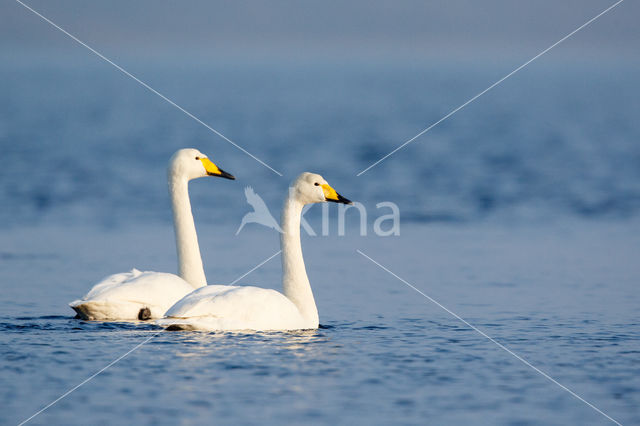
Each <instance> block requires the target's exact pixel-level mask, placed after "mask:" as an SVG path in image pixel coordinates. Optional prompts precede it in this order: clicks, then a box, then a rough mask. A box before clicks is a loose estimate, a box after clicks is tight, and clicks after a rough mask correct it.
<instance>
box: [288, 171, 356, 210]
mask: <svg viewBox="0 0 640 426" xmlns="http://www.w3.org/2000/svg"><path fill="white" fill-rule="evenodd" d="M289 191H290V194H291V196H292V197H294V198H295V199H297V200H299V201H301V202H302V203H303V204H311V203H324V202H327V201H332V202H334V203H343V204H353V203H352V202H351V201H350V200H348V199H346V198H344V197H343V196H342V195H340V194H338V193H337V192H336V190H335V189H333V188H332V187H331V185H329V184H328V183H327V181H326V180H325V179H324V178H323V177H322V176H320V175H319V174H316V173H309V172H304V173H302V174H301V175H300V176H298V177H297V178H296V180H295V181H294V182H293V184H292V185H291V188H290V190H289Z"/></svg>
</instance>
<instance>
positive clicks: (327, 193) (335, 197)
mask: <svg viewBox="0 0 640 426" xmlns="http://www.w3.org/2000/svg"><path fill="white" fill-rule="evenodd" d="M322 191H323V192H324V198H325V200H327V201H333V202H334V203H342V204H353V202H352V201H351V200H348V199H346V198H344V197H343V196H342V195H340V194H338V193H337V192H336V190H335V189H333V188H332V187H331V186H329V184H328V183H325V184H323V185H322Z"/></svg>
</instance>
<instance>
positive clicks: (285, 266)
mask: <svg viewBox="0 0 640 426" xmlns="http://www.w3.org/2000/svg"><path fill="white" fill-rule="evenodd" d="M302 207H304V205H303V203H302V202H300V201H298V200H296V199H295V197H293V196H292V195H289V197H288V198H287V199H286V201H285V202H284V207H283V209H282V220H281V222H282V235H281V237H280V245H281V247H282V287H283V291H284V295H285V296H287V298H288V299H289V300H291V301H292V302H293V303H294V304H295V305H296V306H297V307H298V310H299V311H300V314H301V315H302V317H303V318H304V319H305V321H306V322H307V323H308V326H309V328H316V327H318V323H319V318H318V309H317V307H316V302H315V299H314V298H313V292H312V291H311V284H309V278H308V277H307V271H306V269H305V267H304V259H303V257H302V245H301V243H300V217H301V214H302Z"/></svg>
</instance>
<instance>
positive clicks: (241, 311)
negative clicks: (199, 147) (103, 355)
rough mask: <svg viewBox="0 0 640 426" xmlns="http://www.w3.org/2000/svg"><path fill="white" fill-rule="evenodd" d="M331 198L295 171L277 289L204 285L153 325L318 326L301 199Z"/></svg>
mask: <svg viewBox="0 0 640 426" xmlns="http://www.w3.org/2000/svg"><path fill="white" fill-rule="evenodd" d="M325 201H335V202H341V203H351V202H350V201H349V200H347V199H346V198H344V197H342V196H340V195H338V193H336V191H335V190H334V189H333V188H331V187H330V186H329V184H328V183H327V182H326V181H325V180H324V179H323V178H322V176H320V175H316V174H312V173H303V174H301V175H300V176H299V177H298V178H297V179H296V181H295V182H294V183H293V185H292V187H291V188H289V196H288V197H287V199H286V201H285V203H284V208H283V211H282V228H283V232H282V234H281V240H280V244H281V248H282V286H283V290H284V291H283V293H280V292H277V291H275V290H270V289H264V288H259V287H250V286H235V285H230V286H225V285H210V286H206V287H203V288H200V289H198V290H195V291H194V292H192V293H191V294H189V295H187V296H185V297H184V298H183V299H181V300H180V301H178V302H177V303H176V304H175V305H173V306H172V307H171V308H170V309H169V310H168V311H167V313H166V315H165V318H163V319H161V320H159V321H157V323H158V324H160V325H163V326H167V327H169V328H170V329H181V330H205V331H214V330H298V329H312V328H317V327H318V325H319V318H318V309H317V308H316V303H315V300H314V298H313V292H312V291H311V285H310V284H309V279H308V277H307V272H306V270H305V266H304V259H303V257H302V246H301V244H300V217H301V213H302V208H303V207H304V205H305V204H310V203H319V202H325Z"/></svg>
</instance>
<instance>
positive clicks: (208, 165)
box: [200, 157, 236, 180]
mask: <svg viewBox="0 0 640 426" xmlns="http://www.w3.org/2000/svg"><path fill="white" fill-rule="evenodd" d="M200 161H202V165H203V166H204V169H205V170H206V171H207V174H208V175H209V176H219V177H223V178H225V179H231V180H235V179H236V177H235V176H234V175H232V174H231V173H227V172H225V171H224V170H222V169H221V168H219V167H218V166H216V165H215V164H213V161H211V160H209V159H208V158H206V157H203V158H200Z"/></svg>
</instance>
